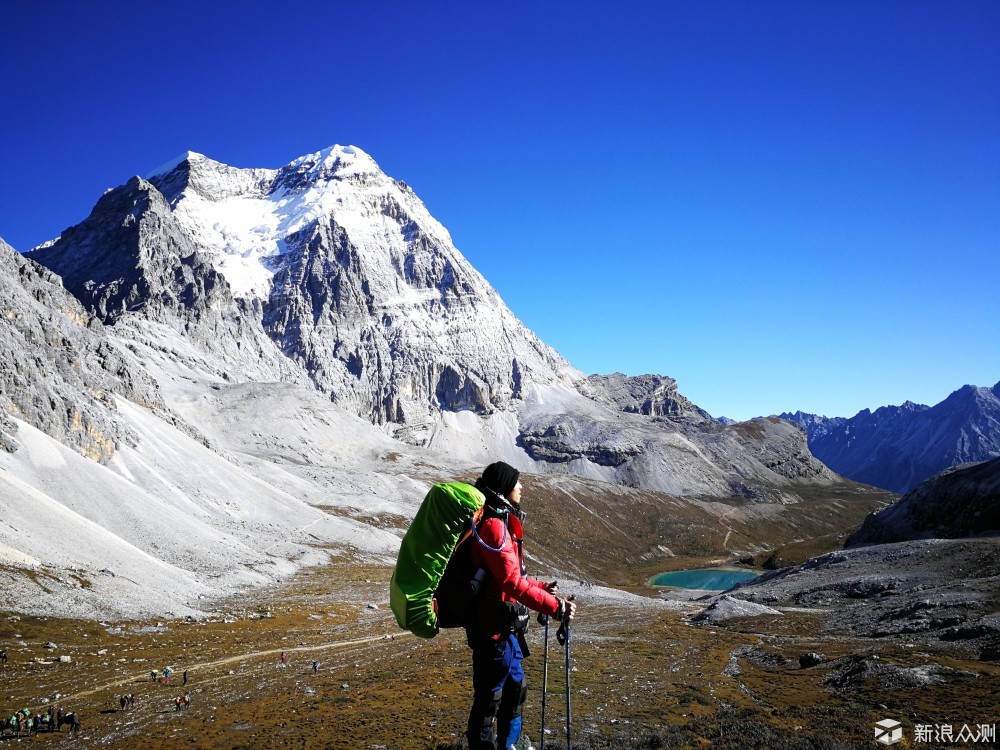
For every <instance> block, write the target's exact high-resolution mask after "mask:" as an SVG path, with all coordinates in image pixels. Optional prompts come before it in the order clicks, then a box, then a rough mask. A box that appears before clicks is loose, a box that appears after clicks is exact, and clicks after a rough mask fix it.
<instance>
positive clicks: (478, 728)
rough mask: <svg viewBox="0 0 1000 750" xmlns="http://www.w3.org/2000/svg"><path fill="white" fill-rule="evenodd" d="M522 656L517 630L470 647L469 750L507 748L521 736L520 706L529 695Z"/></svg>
mask: <svg viewBox="0 0 1000 750" xmlns="http://www.w3.org/2000/svg"><path fill="white" fill-rule="evenodd" d="M523 658H524V655H523V653H522V651H521V645H520V643H519V642H518V638H517V634H516V633H511V634H509V635H507V636H506V637H504V636H501V637H500V639H499V640H496V641H494V640H491V639H484V641H482V642H476V644H475V645H474V646H473V647H472V691H473V695H472V710H471V711H470V712H469V727H468V732H467V733H466V736H467V737H468V738H469V750H507V749H508V748H509V747H510V746H511V745H513V744H514V743H516V742H517V741H518V740H519V739H520V737H521V707H522V706H523V705H524V699H525V697H526V696H527V694H528V687H527V683H526V681H525V679H524V669H523V668H522V667H521V660H522V659H523ZM494 725H495V727H494Z"/></svg>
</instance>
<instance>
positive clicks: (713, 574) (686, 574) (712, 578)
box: [650, 568, 757, 591]
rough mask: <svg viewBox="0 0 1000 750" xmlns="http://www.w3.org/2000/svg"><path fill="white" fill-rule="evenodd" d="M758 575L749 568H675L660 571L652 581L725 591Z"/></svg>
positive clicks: (703, 589) (676, 586)
mask: <svg viewBox="0 0 1000 750" xmlns="http://www.w3.org/2000/svg"><path fill="white" fill-rule="evenodd" d="M756 577H757V573H752V572H750V571H749V570H735V569H733V568H701V569H700V570H674V571H671V572H669V573H660V574H659V575H658V576H654V577H653V579H652V580H651V581H650V583H651V584H653V585H654V586H673V587H674V588H678V589H699V590H701V591H725V590H726V589H728V588H732V587H733V586H735V585H736V584H737V583H743V582H744V581H749V580H751V579H753V578H756Z"/></svg>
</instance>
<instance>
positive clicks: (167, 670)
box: [163, 667, 171, 685]
mask: <svg viewBox="0 0 1000 750" xmlns="http://www.w3.org/2000/svg"><path fill="white" fill-rule="evenodd" d="M170 674H171V669H170V667H164V669H163V682H165V683H166V684H167V685H169V684H170Z"/></svg>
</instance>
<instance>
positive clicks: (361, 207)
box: [149, 145, 451, 300]
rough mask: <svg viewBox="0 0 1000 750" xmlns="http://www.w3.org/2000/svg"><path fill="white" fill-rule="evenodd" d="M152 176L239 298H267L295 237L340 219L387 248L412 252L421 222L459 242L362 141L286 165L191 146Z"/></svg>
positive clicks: (359, 241) (363, 241)
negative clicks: (209, 153)
mask: <svg viewBox="0 0 1000 750" xmlns="http://www.w3.org/2000/svg"><path fill="white" fill-rule="evenodd" d="M149 179H150V181H151V182H152V183H153V184H154V185H156V187H157V188H158V189H159V190H160V191H161V192H163V194H164V196H165V197H166V198H167V200H168V201H169V203H170V205H171V207H172V208H173V211H174V216H175V218H176V219H177V220H178V221H179V222H180V224H181V225H182V226H183V227H184V228H185V230H186V231H187V233H188V234H189V235H190V236H192V237H197V238H198V240H199V245H200V247H199V249H200V250H202V251H203V252H205V253H206V255H207V256H208V257H209V258H210V259H211V260H212V263H213V265H214V266H215V268H216V270H218V271H219V272H220V273H222V275H223V276H224V277H225V278H226V280H227V281H228V282H229V285H230V287H231V288H232V291H233V294H234V296H236V297H242V298H246V299H259V300H266V299H267V297H268V295H269V294H270V291H271V288H272V278H273V275H274V273H275V270H276V268H277V267H278V266H279V265H280V262H281V257H282V256H284V255H285V254H286V253H287V252H288V250H289V241H290V238H294V237H295V236H296V235H299V234H301V233H302V232H303V231H304V230H306V229H308V228H314V227H317V226H326V227H330V226H334V225H338V226H340V227H343V228H344V229H345V230H346V231H347V233H348V234H349V235H350V236H351V240H352V243H353V244H355V245H356V246H358V247H359V248H361V249H364V248H376V249H377V252H379V253H380V254H381V253H384V246H385V244H386V242H387V241H388V242H389V243H390V244H391V246H392V247H393V248H395V249H398V250H399V252H401V253H402V254H403V255H406V254H408V253H409V250H410V247H409V246H410V245H412V243H413V242H414V241H416V233H414V232H412V231H411V229H412V227H410V226H408V225H407V224H408V222H412V223H413V224H414V225H416V226H418V227H419V229H420V231H421V232H422V233H423V234H424V235H426V236H427V237H429V238H432V239H433V240H434V243H435V244H436V245H439V246H442V247H449V246H451V236H450V235H449V233H448V232H447V230H446V229H445V228H444V227H443V226H442V225H441V224H440V223H439V222H437V221H436V220H435V219H434V218H433V217H431V215H430V213H429V212H428V211H427V209H426V208H425V207H424V205H423V203H421V201H420V200H419V199H418V198H417V197H416V196H415V195H414V194H413V192H412V191H411V190H409V189H408V188H406V187H405V186H403V185H401V184H400V183H397V182H396V181H394V180H392V179H391V178H390V177H388V176H387V175H386V174H385V173H383V172H382V170H381V169H380V168H379V166H378V164H377V163H376V162H375V160H374V159H372V157H371V156H369V155H368V154H367V153H365V152H364V151H363V150H361V149H360V148H357V147H355V146H340V145H334V146H330V147H329V148H326V149H323V150H322V151H318V152H316V153H312V154H307V155H305V156H301V157H299V158H297V159H295V160H293V161H292V162H290V163H289V164H287V165H286V166H284V167H282V168H280V169H240V168H236V167H230V166H228V165H226V164H222V163H220V162H217V161H213V160H212V159H209V158H207V157H205V156H203V155H201V154H197V153H194V152H190V151H189V152H187V153H186V154H184V155H183V156H181V157H178V158H177V159H175V160H173V161H171V162H168V163H167V164H165V165H163V166H162V167H160V168H159V169H157V170H154V172H153V173H152V174H151V175H150V177H149ZM401 217H405V218H401ZM291 241H292V243H293V244H294V243H295V242H296V240H295V239H292V240H291Z"/></svg>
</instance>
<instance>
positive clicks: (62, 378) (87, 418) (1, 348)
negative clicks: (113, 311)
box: [0, 240, 165, 463]
mask: <svg viewBox="0 0 1000 750" xmlns="http://www.w3.org/2000/svg"><path fill="white" fill-rule="evenodd" d="M0 300H2V301H0V362H3V363H4V365H3V367H0V446H2V447H3V449H4V450H7V451H14V450H16V449H17V447H18V440H17V436H16V430H17V428H16V426H15V423H14V422H13V421H12V420H11V418H10V416H9V415H13V416H15V417H18V418H20V419H22V420H24V421H26V422H28V423H30V424H32V425H34V426H36V427H38V428H39V429H40V430H42V431H43V432H45V433H47V434H48V435H50V436H52V437H54V438H56V439H57V440H59V441H60V442H61V443H63V444H65V445H67V446H70V447H71V448H73V449H74V450H75V451H77V452H78V453H80V454H82V455H84V456H87V457H89V458H92V459H94V460H96V461H99V462H102V463H103V462H106V461H107V460H109V459H110V458H111V456H112V455H114V452H115V450H116V449H117V448H118V446H119V445H120V444H122V443H126V444H134V443H135V441H136V440H137V435H136V434H135V432H134V431H133V430H132V429H131V428H130V427H129V426H128V425H127V423H126V422H125V421H124V420H122V419H120V418H119V416H118V414H117V409H116V407H115V403H114V400H113V398H112V394H119V395H121V396H123V397H125V398H127V399H129V400H131V401H134V402H136V403H140V404H144V405H146V406H148V407H150V408H152V409H155V410H161V411H163V410H164V409H165V405H164V403H163V400H162V398H161V396H160V393H159V390H158V387H157V385H156V383H155V382H154V381H153V380H152V379H151V378H150V377H149V376H148V374H147V373H146V372H145V370H143V368H142V367H141V366H140V365H139V364H138V363H137V362H136V361H135V359H134V357H132V355H131V354H130V353H129V352H128V351H126V350H125V349H124V348H122V347H120V346H117V345H116V344H114V343H113V342H111V341H110V340H109V339H108V337H107V336H106V335H105V332H104V326H103V325H102V324H101V322H100V321H99V320H98V319H96V318H95V317H93V316H92V315H91V314H90V313H89V312H87V311H86V310H85V309H84V308H83V306H82V305H81V304H80V303H79V302H78V301H77V300H76V299H75V298H74V297H73V295H71V294H69V293H67V291H66V290H65V289H64V288H63V286H62V284H61V282H60V279H59V277H58V276H56V275H54V274H53V273H52V272H51V271H49V270H48V269H46V268H44V267H43V266H40V265H38V264H37V263H35V262H33V261H31V260H28V259H26V258H24V257H22V256H21V255H20V254H18V253H17V252H16V251H15V250H14V249H13V248H12V247H10V245H8V244H6V243H5V242H3V241H2V240H0Z"/></svg>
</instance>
